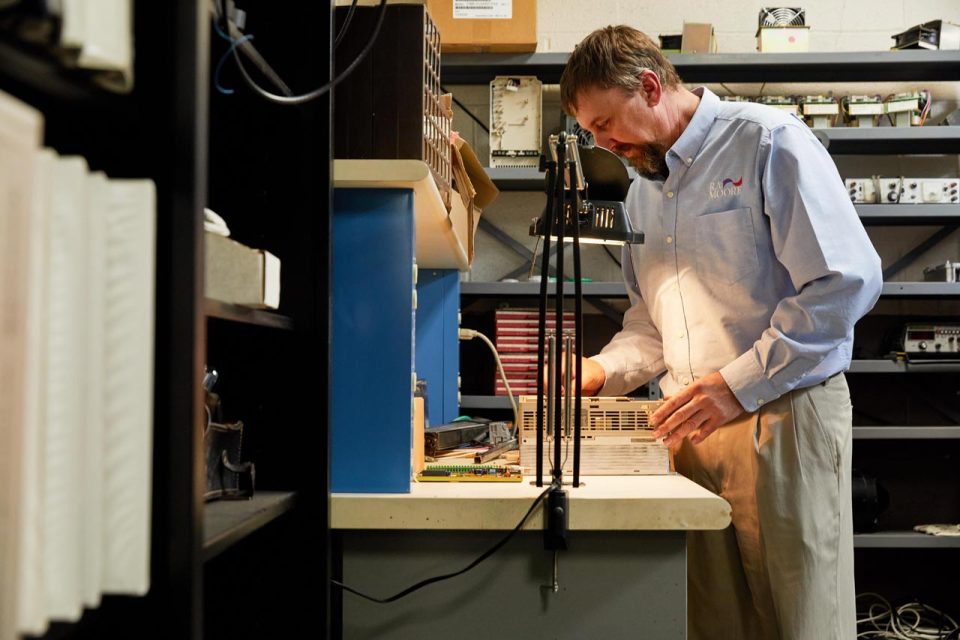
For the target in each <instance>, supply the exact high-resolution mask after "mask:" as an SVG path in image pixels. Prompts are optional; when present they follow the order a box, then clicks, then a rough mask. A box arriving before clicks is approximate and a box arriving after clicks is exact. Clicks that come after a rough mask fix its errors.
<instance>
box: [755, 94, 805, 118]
mask: <svg viewBox="0 0 960 640" xmlns="http://www.w3.org/2000/svg"><path fill="white" fill-rule="evenodd" d="M757 104H765V105H767V106H768V107H773V108H774V109H780V110H781V111H786V112H787V113H792V114H793V115H799V110H800V104H799V102H798V100H797V98H796V97H794V96H760V97H758V98H757Z"/></svg>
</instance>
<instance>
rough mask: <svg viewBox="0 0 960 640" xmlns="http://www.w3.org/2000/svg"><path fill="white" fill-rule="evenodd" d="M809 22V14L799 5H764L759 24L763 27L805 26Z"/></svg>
mask: <svg viewBox="0 0 960 640" xmlns="http://www.w3.org/2000/svg"><path fill="white" fill-rule="evenodd" d="M806 24H807V15H806V12H805V11H804V10H803V9H800V8H798V7H763V8H762V9H760V18H759V20H758V21H757V26H759V27H761V28H763V27H803V26H806Z"/></svg>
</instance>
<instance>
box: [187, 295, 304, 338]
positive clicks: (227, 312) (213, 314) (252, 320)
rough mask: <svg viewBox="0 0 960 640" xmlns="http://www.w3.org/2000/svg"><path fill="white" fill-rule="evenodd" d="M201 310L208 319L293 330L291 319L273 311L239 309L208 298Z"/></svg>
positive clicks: (236, 306)
mask: <svg viewBox="0 0 960 640" xmlns="http://www.w3.org/2000/svg"><path fill="white" fill-rule="evenodd" d="M203 308H204V312H205V313H206V314H207V317H208V318H218V319H220V320H228V321H230V322H241V323H244V324H253V325H257V326H260V327H269V328H273V329H285V330H287V331H292V330H293V319H292V318H289V317H287V316H285V315H282V314H279V313H276V312H273V311H264V310H262V309H251V308H249V307H241V306H238V305H235V304H229V303H226V302H220V301H219V300H211V299H210V298H207V299H205V301H204V303H203Z"/></svg>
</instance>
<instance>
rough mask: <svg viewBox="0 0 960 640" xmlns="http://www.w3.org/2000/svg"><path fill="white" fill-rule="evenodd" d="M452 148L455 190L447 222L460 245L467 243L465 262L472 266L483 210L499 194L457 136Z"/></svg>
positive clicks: (472, 154) (464, 143)
mask: <svg viewBox="0 0 960 640" xmlns="http://www.w3.org/2000/svg"><path fill="white" fill-rule="evenodd" d="M452 147H453V163H452V164H453V181H454V184H455V185H456V189H454V197H453V198H451V203H450V221H451V222H452V223H453V231H454V233H455V234H456V235H457V237H458V238H459V239H460V242H464V241H466V250H467V259H468V260H469V261H470V263H471V264H472V263H473V256H474V254H475V252H476V247H475V246H474V238H475V236H476V235H477V226H478V225H479V224H480V215H481V214H482V213H483V208H484V207H486V206H487V205H488V204H490V203H491V202H493V201H494V200H495V199H496V197H497V196H498V195H499V194H500V190H499V189H497V187H496V185H494V184H493V181H492V180H491V179H490V177H489V176H488V175H487V172H486V171H485V170H484V168H483V166H482V165H481V164H480V160H478V159H477V156H476V154H475V153H474V152H473V149H471V148H470V145H469V144H467V142H466V140H464V139H463V138H461V137H460V136H459V135H458V136H456V137H455V139H454V141H453V142H452ZM458 195H459V197H457V196H458Z"/></svg>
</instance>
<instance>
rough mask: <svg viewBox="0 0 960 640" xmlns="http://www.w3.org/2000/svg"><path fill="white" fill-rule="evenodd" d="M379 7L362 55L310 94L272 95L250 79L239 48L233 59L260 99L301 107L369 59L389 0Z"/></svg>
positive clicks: (227, 13)
mask: <svg viewBox="0 0 960 640" xmlns="http://www.w3.org/2000/svg"><path fill="white" fill-rule="evenodd" d="M377 6H378V13H377V24H376V26H374V28H373V35H372V36H370V41H369V42H367V44H366V45H364V47H363V49H361V50H360V53H358V54H357V57H356V58H355V59H354V60H353V62H351V63H350V64H349V66H347V68H346V69H344V70H343V71H342V72H341V73H340V75H338V76H337V77H336V78H334V79H333V80H331V81H330V82H328V83H327V84H325V85H323V86H321V87H317V88H316V89H314V90H313V91H310V92H308V93H304V94H300V95H296V96H281V95H278V94H276V93H271V92H270V91H267V90H266V89H264V88H263V87H261V86H260V85H259V84H257V82H256V81H255V80H254V79H253V78H252V77H250V74H249V73H248V72H247V68H246V67H245V66H244V64H243V61H242V60H241V59H240V54H239V53H237V48H236V47H233V57H234V60H236V62H237V67H238V68H239V69H240V75H242V76H243V79H244V82H246V83H247V86H249V87H250V88H251V89H252V90H253V91H254V93H256V94H258V95H259V96H260V97H262V98H264V99H265V100H269V101H270V102H273V103H276V104H282V105H299V104H305V103H307V102H310V101H312V100H316V99H317V98H319V97H320V96H323V95H325V94H326V93H328V92H329V91H330V90H331V89H333V88H334V87H335V86H337V85H338V84H340V83H341V82H343V81H344V80H346V79H347V78H348V77H349V76H350V74H351V73H353V72H354V71H355V70H356V68H357V67H358V66H360V63H361V62H363V60H364V59H365V58H366V57H367V54H369V53H370V50H371V49H373V45H374V44H375V43H376V41H377V37H378V36H379V35H380V29H381V28H382V27H383V21H384V18H385V17H386V15H387V0H380V4H379V5H377ZM225 18H226V19H227V20H229V19H230V17H229V10H228V11H227V12H226V14H225ZM233 27H234V28H236V25H233ZM342 31H343V32H345V31H346V30H345V29H343V30H342ZM228 33H230V35H231V37H232V36H233V29H230V31H229V32H228Z"/></svg>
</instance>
